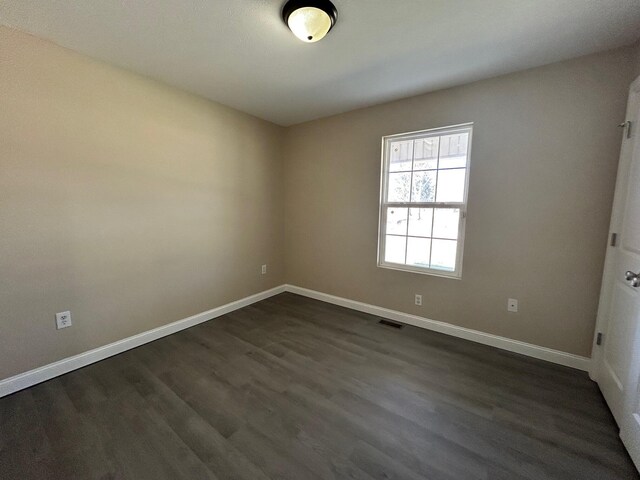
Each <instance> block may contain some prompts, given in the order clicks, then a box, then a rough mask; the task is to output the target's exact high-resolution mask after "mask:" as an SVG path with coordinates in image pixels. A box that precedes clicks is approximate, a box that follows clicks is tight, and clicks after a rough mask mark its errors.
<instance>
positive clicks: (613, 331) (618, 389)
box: [593, 78, 640, 468]
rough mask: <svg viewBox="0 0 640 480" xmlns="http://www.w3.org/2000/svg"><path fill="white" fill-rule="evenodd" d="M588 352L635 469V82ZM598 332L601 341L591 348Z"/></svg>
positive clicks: (639, 316) (639, 86)
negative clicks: (596, 326) (590, 351)
mask: <svg viewBox="0 0 640 480" xmlns="http://www.w3.org/2000/svg"><path fill="white" fill-rule="evenodd" d="M627 120H628V122H630V123H627V124H626V125H625V127H624V131H623V135H622V137H623V140H622V150H621V154H620V164H619V166H618V179H617V183H616V193H615V199H614V205H613V213H612V218H611V231H610V234H611V235H612V236H613V235H615V237H616V238H615V241H614V240H613V238H612V237H610V240H611V243H610V246H609V248H608V252H607V259H606V262H605V271H604V277H603V284H602V294H601V298H600V308H599V311H598V328H597V330H596V345H595V346H594V372H593V376H594V377H595V379H596V380H597V381H598V384H599V385H600V389H601V390H602V393H603V395H604V397H605V399H606V400H607V403H608V404H609V407H610V408H611V411H612V412H613V416H614V417H615V419H616V421H617V422H618V426H619V427H620V430H621V434H620V436H621V437H622V439H623V442H624V443H625V446H626V447H627V449H628V450H629V453H630V454H631V457H632V458H633V460H634V462H635V464H636V466H637V467H639V468H640V392H639V390H638V388H639V387H640V382H639V379H640V131H639V130H640V128H639V127H640V121H639V120H640V78H638V79H636V81H635V82H633V84H632V85H631V90H630V94H629V102H628V104H627ZM598 332H600V333H602V339H601V340H602V341H601V344H600V345H597V343H598V342H597V338H598Z"/></svg>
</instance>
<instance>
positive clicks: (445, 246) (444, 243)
mask: <svg viewBox="0 0 640 480" xmlns="http://www.w3.org/2000/svg"><path fill="white" fill-rule="evenodd" d="M457 245H458V242H456V241H455V240H433V245H432V247H431V268H439V269H441V270H449V271H454V270H455V269H456V247H457Z"/></svg>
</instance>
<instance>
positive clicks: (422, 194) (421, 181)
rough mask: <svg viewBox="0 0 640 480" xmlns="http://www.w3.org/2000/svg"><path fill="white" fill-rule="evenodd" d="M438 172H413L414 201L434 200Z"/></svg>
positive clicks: (412, 199)
mask: <svg viewBox="0 0 640 480" xmlns="http://www.w3.org/2000/svg"><path fill="white" fill-rule="evenodd" d="M435 186H436V172H435V171H430V172H415V173H414V174H413V189H412V192H411V201H412V202H433V201H434V200H433V199H434V196H435V191H436V189H435Z"/></svg>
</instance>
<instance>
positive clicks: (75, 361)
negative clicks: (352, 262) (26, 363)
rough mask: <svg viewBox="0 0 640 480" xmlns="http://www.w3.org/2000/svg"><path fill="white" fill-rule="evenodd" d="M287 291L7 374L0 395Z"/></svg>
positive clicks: (277, 289) (255, 297) (266, 293)
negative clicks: (25, 370) (23, 371)
mask: <svg viewBox="0 0 640 480" xmlns="http://www.w3.org/2000/svg"><path fill="white" fill-rule="evenodd" d="M284 291H285V287H284V285H281V286H279V287H275V288H272V289H270V290H265V291H264V292H260V293H256V294H255V295H251V296H249V297H245V298H242V299H240V300H236V301H235V302H231V303H227V304H226V305H222V306H220V307H216V308H212V309H211V310H207V311H206V312H202V313H198V314H196V315H193V316H191V317H188V318H184V319H182V320H178V321H177V322H173V323H169V324H167V325H163V326H161V327H158V328H154V329H153V330H148V331H146V332H142V333H139V334H137V335H134V336H132V337H128V338H125V339H122V340H118V341H117V342H113V343H110V344H108V345H105V346H103V347H98V348H95V349H93V350H89V351H87V352H83V353H80V354H78V355H74V356H73V357H68V358H65V359H62V360H60V361H58V362H54V363H50V364H48V365H45V366H43V367H39V368H35V369H33V370H29V371H28V372H25V373H20V374H18V375H15V376H13V377H9V378H5V379H4V380H0V398H1V397H4V396H6V395H9V394H11V393H14V392H17V391H18V390H22V389H24V388H27V387H31V386H33V385H36V384H38V383H41V382H44V381H46V380H49V379H51V378H54V377H57V376H60V375H64V374H65V373H68V372H70V371H72V370H76V369H78V368H82V367H86V366H87V365H90V364H92V363H95V362H98V361H100V360H104V359H105V358H108V357H111V356H113V355H117V354H118V353H122V352H125V351H127V350H131V349H132V348H136V347H139V346H140V345H144V344H145V343H149V342H152V341H154V340H157V339H159V338H162V337H166V336H167V335H171V334H172V333H176V332H179V331H180V330H184V329H186V328H189V327H193V326H194V325H198V324H199V323H203V322H206V321H207V320H211V319H213V318H216V317H219V316H221V315H225V314H226V313H229V312H233V311H234V310H238V309H240V308H242V307H246V306H247V305H251V304H252V303H256V302H259V301H260V300H264V299H266V298H269V297H272V296H274V295H277V294H279V293H282V292H284Z"/></svg>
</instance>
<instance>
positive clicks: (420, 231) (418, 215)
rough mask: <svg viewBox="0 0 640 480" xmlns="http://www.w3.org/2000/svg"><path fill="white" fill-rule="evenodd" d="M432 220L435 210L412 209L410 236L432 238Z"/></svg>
mask: <svg viewBox="0 0 640 480" xmlns="http://www.w3.org/2000/svg"><path fill="white" fill-rule="evenodd" d="M432 219H433V208H410V209H409V235H414V236H416V237H430V236H431V221H432Z"/></svg>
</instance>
